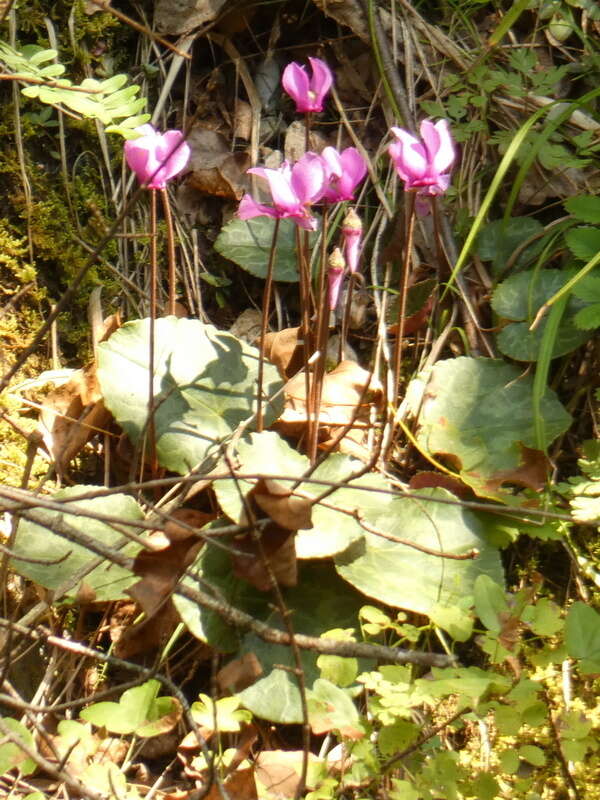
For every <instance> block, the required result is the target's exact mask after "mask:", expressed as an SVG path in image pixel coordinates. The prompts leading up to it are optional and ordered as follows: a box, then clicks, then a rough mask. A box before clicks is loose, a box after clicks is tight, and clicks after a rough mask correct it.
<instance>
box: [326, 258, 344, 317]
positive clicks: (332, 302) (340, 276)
mask: <svg viewBox="0 0 600 800" xmlns="http://www.w3.org/2000/svg"><path fill="white" fill-rule="evenodd" d="M327 263H328V266H329V269H328V270H327V302H328V303H329V310H330V311H335V309H336V308H337V304H338V301H339V299H340V290H341V288H342V282H343V280H344V272H345V269H346V262H345V261H344V256H343V255H342V251H341V250H340V248H339V247H336V248H335V250H334V251H333V253H332V254H331V255H330V256H329V260H328V262H327Z"/></svg>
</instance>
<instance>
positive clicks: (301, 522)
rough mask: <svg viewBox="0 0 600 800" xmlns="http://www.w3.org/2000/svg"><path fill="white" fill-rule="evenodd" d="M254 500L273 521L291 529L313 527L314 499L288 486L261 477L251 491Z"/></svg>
mask: <svg viewBox="0 0 600 800" xmlns="http://www.w3.org/2000/svg"><path fill="white" fill-rule="evenodd" d="M250 494H251V495H252V497H253V498H254V502H255V503H256V505H257V506H258V507H259V508H260V510H261V511H264V513H265V514H267V516H269V517H270V518H271V519H272V520H273V522H275V523H276V524H277V525H280V526H281V527H282V528H286V529H287V530H289V531H298V530H305V529H308V528H312V527H313V524H312V518H311V517H312V501H311V500H309V499H307V498H305V497H298V496H297V495H294V494H293V493H292V491H291V490H290V489H289V487H288V486H284V485H283V484H281V483H279V482H278V481H276V480H272V479H269V478H261V479H260V480H259V481H258V483H257V484H256V486H254V488H253V489H252V491H251V493H250Z"/></svg>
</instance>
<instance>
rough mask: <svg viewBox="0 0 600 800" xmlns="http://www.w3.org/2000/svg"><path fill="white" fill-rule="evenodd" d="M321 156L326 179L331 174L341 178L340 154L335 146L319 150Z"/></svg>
mask: <svg viewBox="0 0 600 800" xmlns="http://www.w3.org/2000/svg"><path fill="white" fill-rule="evenodd" d="M321 158H322V159H323V166H324V168H325V176H326V178H327V180H329V179H330V178H331V176H332V175H336V176H337V177H338V178H341V176H342V172H343V170H344V168H343V166H342V159H341V156H340V154H339V153H338V151H337V150H336V149H335V147H325V148H324V149H323V151H322V152H321Z"/></svg>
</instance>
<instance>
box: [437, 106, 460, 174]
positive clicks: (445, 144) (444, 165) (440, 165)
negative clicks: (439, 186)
mask: <svg viewBox="0 0 600 800" xmlns="http://www.w3.org/2000/svg"><path fill="white" fill-rule="evenodd" d="M435 129H436V131H437V134H438V136H439V139H440V146H439V148H438V151H437V153H436V155H435V158H434V160H433V167H434V169H435V171H436V172H446V171H447V170H448V169H450V167H451V166H452V164H453V163H454V159H455V158H456V149H455V147H454V142H453V140H452V135H451V133H450V130H449V128H448V122H447V121H446V120H445V119H440V120H438V121H437V122H436V123H435Z"/></svg>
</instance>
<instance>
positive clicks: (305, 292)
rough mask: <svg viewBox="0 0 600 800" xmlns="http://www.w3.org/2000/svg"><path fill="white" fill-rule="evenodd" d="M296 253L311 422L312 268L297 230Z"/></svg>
mask: <svg viewBox="0 0 600 800" xmlns="http://www.w3.org/2000/svg"><path fill="white" fill-rule="evenodd" d="M296 252H297V255H298V276H299V282H300V330H301V332H302V363H303V366H304V397H305V398H306V413H307V419H308V420H310V369H311V367H310V356H311V355H312V335H311V330H310V268H309V267H308V264H307V262H308V248H307V238H306V236H303V235H302V233H300V228H296Z"/></svg>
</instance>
